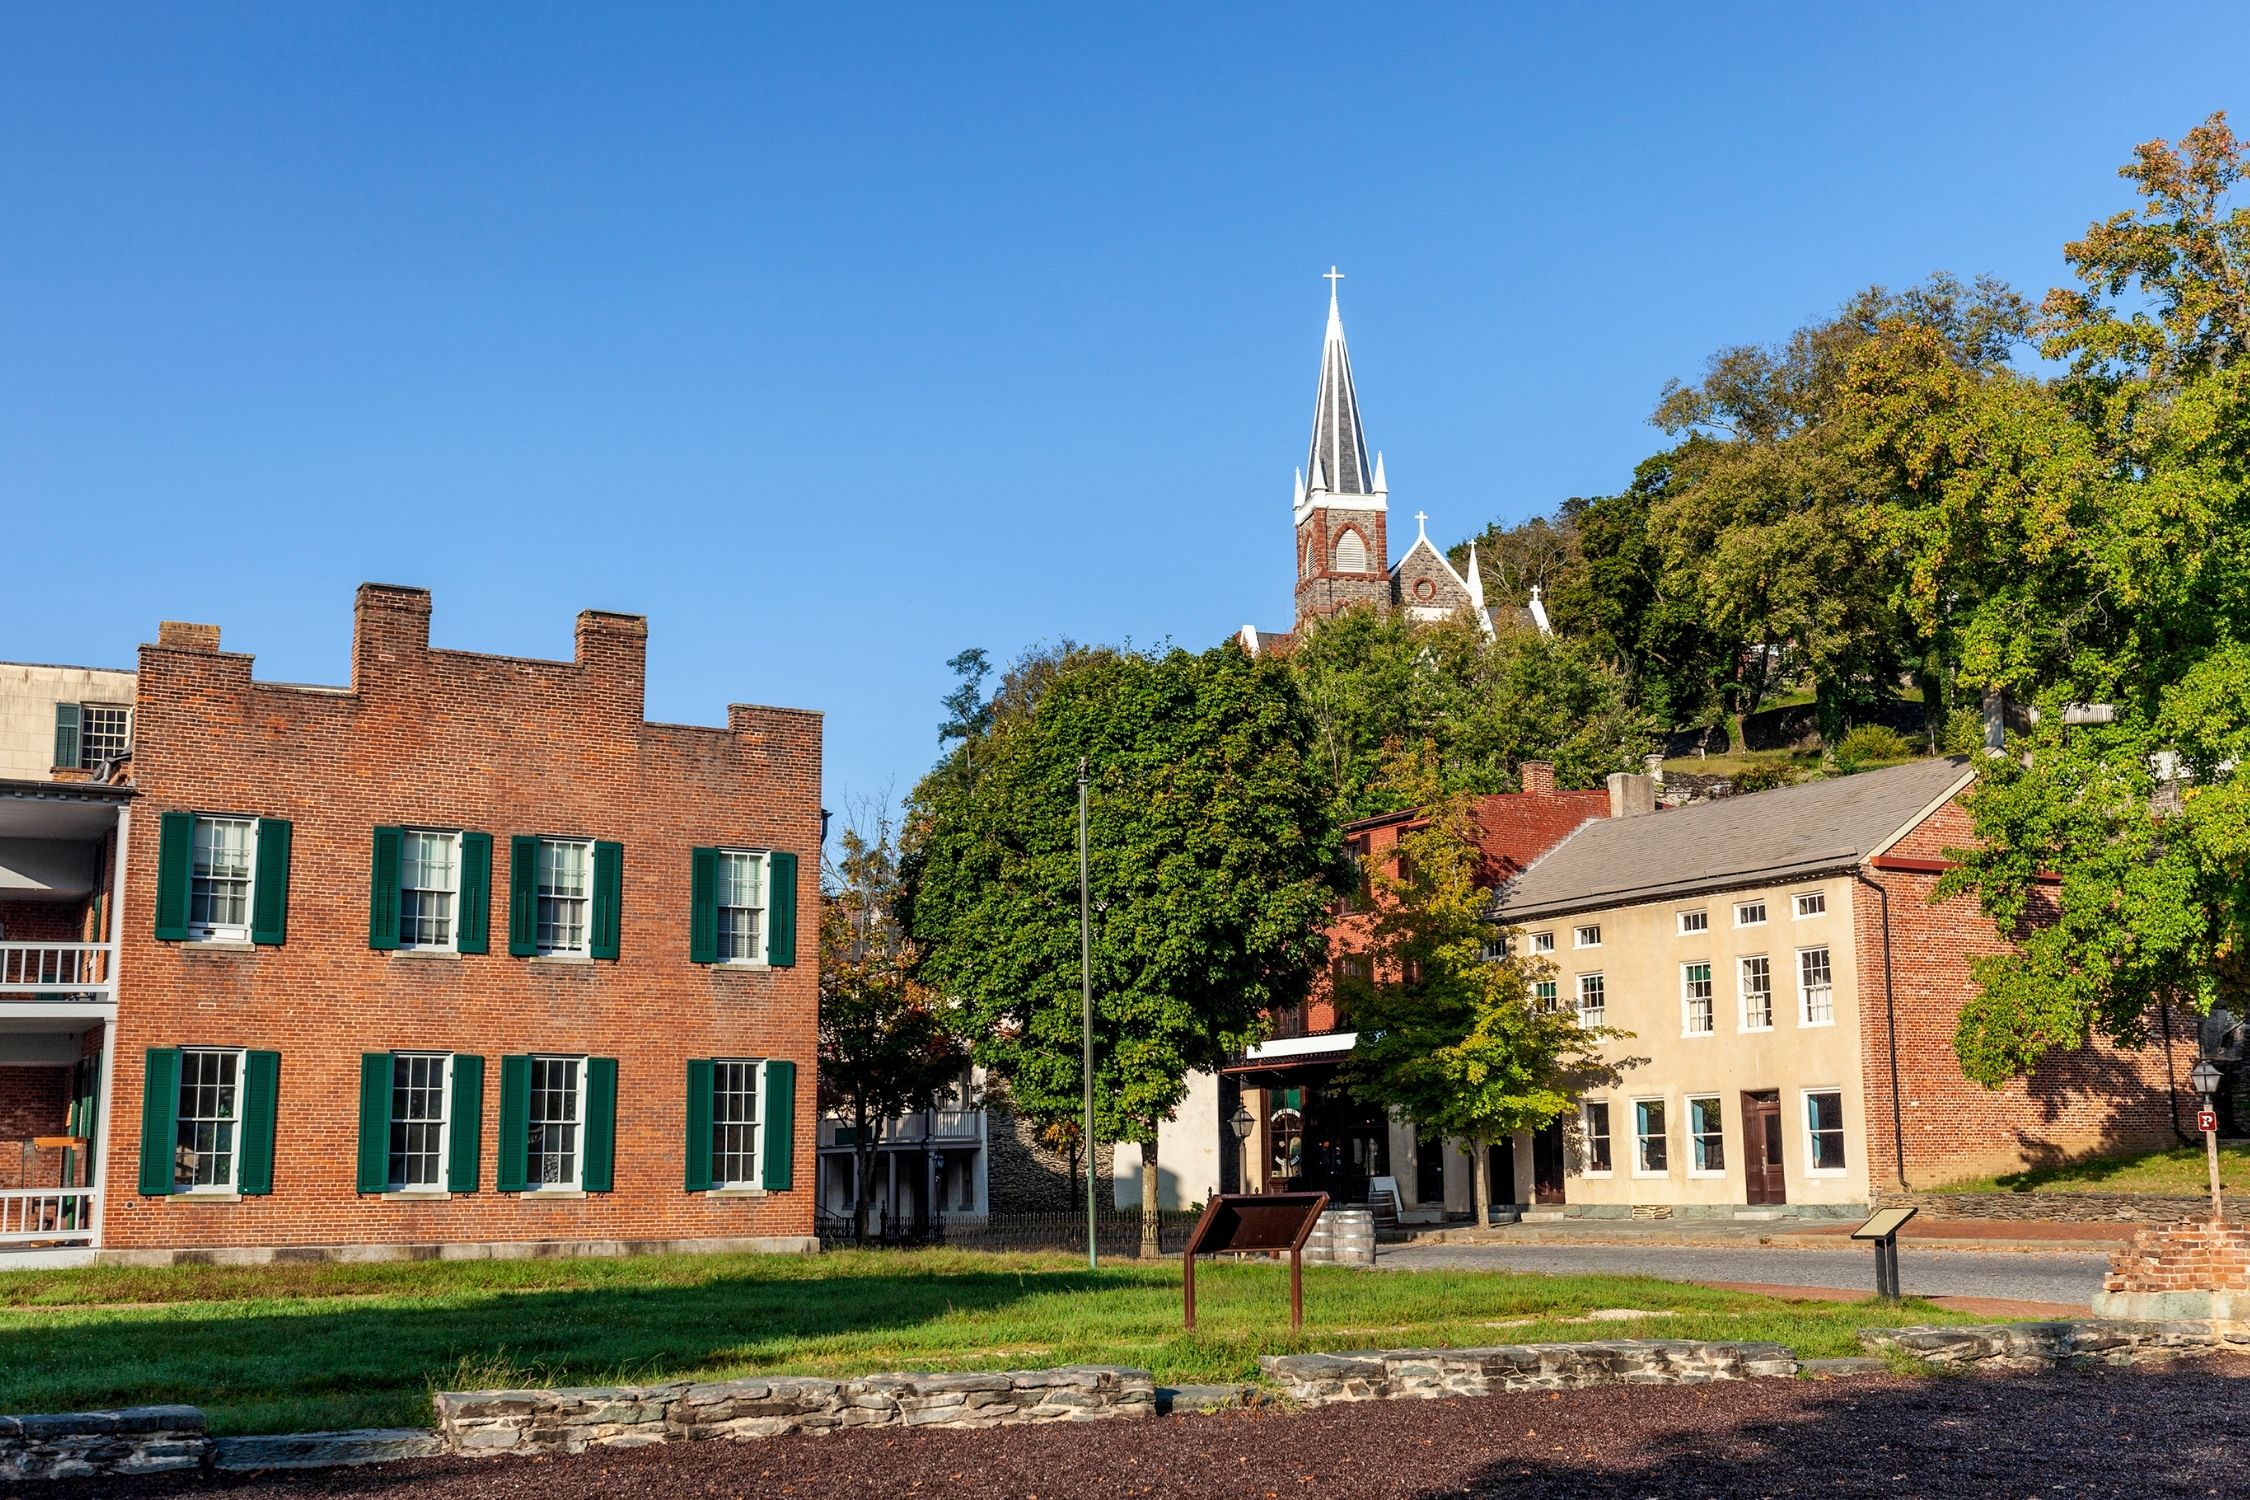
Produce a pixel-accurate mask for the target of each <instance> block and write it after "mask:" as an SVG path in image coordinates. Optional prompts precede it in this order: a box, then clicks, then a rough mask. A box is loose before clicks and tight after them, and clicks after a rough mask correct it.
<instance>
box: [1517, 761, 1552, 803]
mask: <svg viewBox="0 0 2250 1500" xmlns="http://www.w3.org/2000/svg"><path fill="white" fill-rule="evenodd" d="M1516 780H1517V781H1518V782H1519V783H1521V784H1522V786H1523V791H1524V795H1525V796H1528V797H1552V796H1553V795H1555V768H1554V766H1553V765H1552V764H1551V763H1550V762H1547V761H1543V760H1527V761H1524V762H1522V763H1521V764H1519V765H1518V766H1517V767H1516Z"/></svg>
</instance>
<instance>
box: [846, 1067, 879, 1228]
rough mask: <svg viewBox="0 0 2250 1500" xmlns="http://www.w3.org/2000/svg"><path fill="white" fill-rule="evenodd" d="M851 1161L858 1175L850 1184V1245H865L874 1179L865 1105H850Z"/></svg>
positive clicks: (857, 1102) (854, 1103) (871, 1145)
mask: <svg viewBox="0 0 2250 1500" xmlns="http://www.w3.org/2000/svg"><path fill="white" fill-rule="evenodd" d="M852 1161H853V1163H854V1166H855V1169H856V1171H857V1173H858V1177H857V1180H856V1181H855V1182H854V1183H853V1184H852V1231H853V1233H852V1243H853V1244H855V1245H864V1244H866V1243H867V1190H868V1187H869V1185H870V1184H871V1183H872V1182H873V1181H874V1179H875V1142H874V1140H873V1139H872V1138H871V1137H870V1135H869V1132H868V1129H867V1105H866V1103H865V1102H864V1101H859V1100H855V1101H854V1102H853V1104H852Z"/></svg>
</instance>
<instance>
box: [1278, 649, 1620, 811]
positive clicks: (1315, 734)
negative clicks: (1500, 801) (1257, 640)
mask: <svg viewBox="0 0 2250 1500" xmlns="http://www.w3.org/2000/svg"><path fill="white" fill-rule="evenodd" d="M1287 660H1288V665H1289V670H1290V672H1291V673H1292V675H1293V676H1294V677H1295V679H1296V681H1297V683H1298V685H1299V686H1300V688H1301V690H1302V692H1303V695H1304V700H1305V704H1306V706H1307V709H1308V711H1309V713H1310V716H1311V726H1312V740H1311V753H1312V756H1313V758H1314V760H1315V761H1316V763H1317V765H1318V768H1319V770H1320V772H1321V774H1322V775H1323V776H1324V777H1325V778H1326V780H1327V783H1328V785H1329V786H1330V788H1331V789H1332V792H1333V797H1334V802H1335V806H1336V809H1337V812H1338V815H1339V817H1340V818H1342V819H1344V820H1349V819H1352V818H1363V817H1370V816H1373V815H1374V814H1377V813H1385V812H1395V811H1398V810H1400V809H1401V808H1402V807H1404V806H1408V805H1410V804H1406V803H1402V802H1400V801H1399V800H1398V799H1399V798H1400V796H1401V795H1403V793H1402V792H1401V791H1400V789H1399V786H1398V784H1397V783H1396V782H1395V781H1392V780H1389V779H1387V778H1386V777H1385V776H1384V775H1383V757H1384V754H1385V747H1386V746H1389V745H1394V744H1414V745H1419V744H1423V743H1425V742H1426V743H1428V744H1430V745H1431V746H1432V747H1433V753H1434V755H1435V759H1436V776H1437V781H1436V785H1437V786H1438V787H1439V788H1440V789H1441V790H1442V791H1444V792H1446V793H1448V794H1451V793H1466V794H1472V795H1473V794H1481V793H1488V792H1512V791H1515V790H1518V787H1519V782H1518V780H1517V774H1516V768H1517V767H1518V766H1519V765H1520V764H1522V762H1524V761H1526V760H1546V761H1552V762H1553V763H1554V766H1555V776H1556V780H1557V783H1558V784H1559V785H1562V786H1575V787H1584V786H1595V785H1599V784H1600V781H1601V779H1602V777H1604V776H1606V775H1607V774H1608V773H1610V772H1611V771H1619V770H1632V769H1636V768H1638V766H1639V764H1640V761H1641V757H1642V756H1644V755H1645V754H1647V752H1648V751H1649V750H1650V749H1651V748H1653V745H1654V739H1653V735H1652V728H1653V726H1652V725H1651V723H1650V721H1649V719H1648V717H1647V716H1646V715H1645V714H1642V713H1640V712H1638V711H1636V710H1635V709H1633V708H1632V707H1631V706H1630V705H1629V704H1628V702H1627V701H1626V688H1625V682H1624V679H1623V678H1622V677H1621V676H1620V675H1619V674H1618V673H1617V671H1616V670H1615V669H1614V668H1612V667H1611V666H1609V665H1608V664H1607V663H1606V662H1604V661H1603V660H1602V659H1601V658H1600V657H1599V656H1598V655H1597V654H1596V652H1595V651H1594V649H1593V648H1591V647H1590V646H1589V645H1588V644H1587V643H1585V642H1583V641H1578V640H1573V639H1570V638H1568V637H1561V636H1557V637H1545V636H1541V635H1539V634H1538V633H1537V632H1535V631H1531V630H1522V629H1509V630H1502V631H1501V632H1500V633H1499V634H1498V636H1497V637H1487V636H1486V635H1485V634H1484V632H1483V631H1482V630H1481V629H1480V628H1479V627H1478V625H1477V622H1476V621H1474V620H1472V619H1469V618H1467V617H1465V616H1456V617H1454V618H1451V619H1448V620H1443V621H1436V622H1418V621H1415V620H1412V619H1410V618H1409V617H1408V616H1407V615H1406V614H1405V613H1404V612H1403V611H1395V610H1394V611H1384V610H1374V609H1354V610H1346V611H1344V612H1343V613H1341V614H1338V615H1336V616H1334V617H1332V618H1330V619H1326V620H1321V621H1317V622H1315V623H1314V624H1313V625H1312V626H1311V627H1310V628H1309V629H1308V630H1307V632H1306V633H1305V635H1304V636H1303V637H1302V638H1301V639H1300V640H1299V642H1298V645H1297V649H1296V650H1295V651H1293V652H1292V653H1291V654H1290V655H1289V657H1288V658H1287Z"/></svg>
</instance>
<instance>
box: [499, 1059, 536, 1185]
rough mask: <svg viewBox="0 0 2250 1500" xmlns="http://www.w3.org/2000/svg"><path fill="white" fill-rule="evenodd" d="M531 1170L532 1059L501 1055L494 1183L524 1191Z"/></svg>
mask: <svg viewBox="0 0 2250 1500" xmlns="http://www.w3.org/2000/svg"><path fill="white" fill-rule="evenodd" d="M530 1173H531V1059H530V1058H528V1057H503V1058H501V1059H500V1149H499V1150H498V1151H497V1152H496V1153H494V1155H493V1159H492V1185H493V1186H494V1187H496V1188H498V1189H499V1190H500V1191H501V1192H503V1193H520V1192H522V1191H523V1190H524V1189H525V1188H526V1187H527V1186H529V1184H528V1183H527V1182H526V1181H525V1179H526V1178H527V1177H529V1176H530Z"/></svg>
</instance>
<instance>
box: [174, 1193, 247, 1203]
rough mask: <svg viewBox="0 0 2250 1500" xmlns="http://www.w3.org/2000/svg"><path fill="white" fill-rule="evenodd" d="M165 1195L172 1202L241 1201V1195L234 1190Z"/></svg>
mask: <svg viewBox="0 0 2250 1500" xmlns="http://www.w3.org/2000/svg"><path fill="white" fill-rule="evenodd" d="M165 1196H166V1197H167V1198H168V1199H170V1200H171V1201H172V1202H174V1203H240V1202H241V1201H242V1195H241V1194H240V1193H234V1192H227V1193H211V1192H185V1193H167V1194H166V1195H165Z"/></svg>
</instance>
